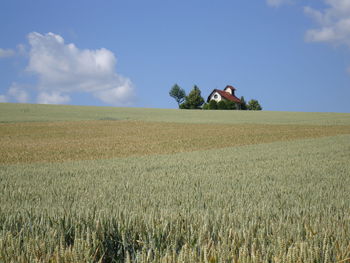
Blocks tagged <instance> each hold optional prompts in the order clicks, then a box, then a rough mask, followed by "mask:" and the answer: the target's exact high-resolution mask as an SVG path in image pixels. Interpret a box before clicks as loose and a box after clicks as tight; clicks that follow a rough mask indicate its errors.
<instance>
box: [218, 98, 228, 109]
mask: <svg viewBox="0 0 350 263" xmlns="http://www.w3.org/2000/svg"><path fill="white" fill-rule="evenodd" d="M218 110H227V107H226V102H225V101H224V100H220V101H219V102H218Z"/></svg>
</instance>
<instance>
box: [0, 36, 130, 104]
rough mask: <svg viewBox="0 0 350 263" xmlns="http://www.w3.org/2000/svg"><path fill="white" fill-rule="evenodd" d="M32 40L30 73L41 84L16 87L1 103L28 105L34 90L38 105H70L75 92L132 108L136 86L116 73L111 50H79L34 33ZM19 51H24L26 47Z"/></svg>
mask: <svg viewBox="0 0 350 263" xmlns="http://www.w3.org/2000/svg"><path fill="white" fill-rule="evenodd" d="M28 41H29V46H30V48H29V52H28V58H29V63H28V65H27V67H26V71H27V72H29V73H30V74H32V75H34V76H36V77H37V83H36V84H35V85H33V86H31V87H28V85H21V84H17V83H15V84H12V86H11V87H10V88H9V90H8V91H7V94H5V95H0V100H2V101H9V100H11V99H14V100H16V101H17V102H28V100H29V95H28V93H27V91H28V90H30V89H31V90H35V92H36V93H37V95H36V102H37V103H45V104H64V103H68V102H70V101H71V95H72V94H73V93H88V94H91V95H93V96H94V97H95V98H97V99H98V100H100V101H102V102H104V103H107V104H110V105H115V106H129V105H131V104H132V103H133V102H134V98H135V92H134V87H133V84H132V82H131V81H130V80H129V79H128V78H125V77H123V76H121V75H119V74H118V73H117V72H116V71H115V67H116V62H117V60H116V57H115V55H114V54H113V52H111V51H110V50H108V49H105V48H101V49H96V50H92V49H79V48H77V47H76V46H75V45H74V44H72V43H70V44H66V43H65V41H64V39H63V37H61V36H60V35H57V34H54V33H47V34H40V33H37V32H32V33H30V34H28ZM18 50H19V51H21V50H22V51H23V50H24V48H23V46H19V47H18ZM12 52H13V53H14V51H12ZM12 52H10V51H9V50H7V51H6V50H3V49H0V55H1V54H2V56H5V55H6V56H10V55H12ZM23 52H24V51H23Z"/></svg>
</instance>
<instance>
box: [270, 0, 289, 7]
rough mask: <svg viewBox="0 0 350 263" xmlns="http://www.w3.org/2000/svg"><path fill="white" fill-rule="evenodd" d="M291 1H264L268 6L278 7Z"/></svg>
mask: <svg viewBox="0 0 350 263" xmlns="http://www.w3.org/2000/svg"><path fill="white" fill-rule="evenodd" d="M291 2H292V1H291V0H266V3H267V4H268V5H269V6H273V7H279V6H281V5H283V4H290V3H291Z"/></svg>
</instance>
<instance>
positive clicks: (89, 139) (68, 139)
mask: <svg viewBox="0 0 350 263" xmlns="http://www.w3.org/2000/svg"><path fill="white" fill-rule="evenodd" d="M338 134H350V126H341V125H337V126H316V125H262V124H260V125H259V124H241V125H232V124H231V125H230V124H188V123H186V124H182V123H162V122H141V121H83V122H82V121H76V122H26V123H3V124H0V148H1V149H2V151H1V152H0V163H3V164H6V163H32V162H62V161H71V160H95V159H107V158H115V157H127V156H140V155H148V154H165V153H176V152H188V151H198V150H207V149H215V148H224V147H232V146H239V145H247V144H258V143H268V142H274V141H289V140H296V139H303V138H318V137H323V136H334V135H338Z"/></svg>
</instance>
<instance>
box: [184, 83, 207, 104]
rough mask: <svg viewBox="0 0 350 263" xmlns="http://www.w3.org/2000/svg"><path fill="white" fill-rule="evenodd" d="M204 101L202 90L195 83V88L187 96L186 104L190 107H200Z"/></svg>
mask: <svg viewBox="0 0 350 263" xmlns="http://www.w3.org/2000/svg"><path fill="white" fill-rule="evenodd" d="M203 103H204V99H203V98H202V96H201V91H200V89H199V88H198V87H197V86H196V85H194V87H193V89H192V90H191V92H190V93H189V94H188V96H187V97H186V101H185V104H186V106H187V107H188V109H200V108H201V106H202V104H203Z"/></svg>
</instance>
